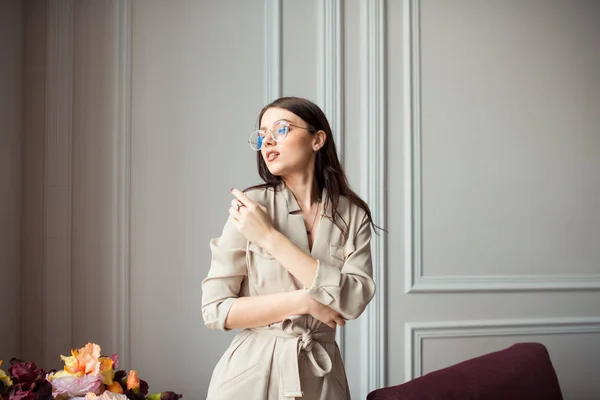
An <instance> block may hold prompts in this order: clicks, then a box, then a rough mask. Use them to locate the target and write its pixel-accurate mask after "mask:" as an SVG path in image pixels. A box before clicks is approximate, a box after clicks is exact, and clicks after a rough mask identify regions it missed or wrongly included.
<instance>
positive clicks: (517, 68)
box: [12, 0, 600, 399]
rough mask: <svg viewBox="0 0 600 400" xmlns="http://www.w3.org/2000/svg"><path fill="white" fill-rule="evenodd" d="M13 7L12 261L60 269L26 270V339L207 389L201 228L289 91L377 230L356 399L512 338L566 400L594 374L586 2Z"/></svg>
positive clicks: (160, 384) (348, 340) (210, 227)
mask: <svg viewBox="0 0 600 400" xmlns="http://www.w3.org/2000/svg"><path fill="white" fill-rule="evenodd" d="M278 4H280V5H281V10H280V11H281V15H282V19H281V21H282V24H281V25H280V28H281V33H280V34H278V33H277V31H276V30H275V31H273V29H276V28H277V26H278V24H276V23H274V22H275V20H274V18H273V17H271V18H267V17H266V15H267V14H268V13H270V12H273V11H276V10H277V9H278V7H277V5H278ZM337 6H340V7H339V8H337ZM408 6H410V7H412V9H417V8H418V6H420V13H414V15H413V18H408V16H409V14H407V12H408V10H409V7H408ZM26 7H28V11H27V12H26V13H27V16H26V23H25V25H26V27H28V28H27V29H26V30H25V32H26V33H25V35H26V41H25V42H26V43H25V56H26V68H25V71H26V72H25V73H26V74H27V75H26V76H27V79H26V87H25V93H26V98H28V100H27V102H26V104H27V106H26V108H25V114H26V118H25V132H26V134H25V140H24V161H25V162H24V169H23V174H24V181H23V182H24V193H25V194H24V203H23V204H24V207H25V210H24V211H25V212H24V222H23V225H22V226H23V227H24V231H25V232H24V237H25V238H26V240H25V241H24V263H23V268H24V269H23V270H24V271H27V273H33V274H38V275H39V274H42V275H43V274H44V273H45V274H47V275H49V276H51V277H53V280H51V281H48V282H46V286H42V287H40V286H35V285H36V283H35V282H32V281H29V280H24V281H23V282H22V287H23V291H24V293H29V292H30V291H31V292H32V293H33V295H34V296H36V295H37V296H39V297H38V298H32V299H30V300H28V302H27V303H26V304H27V305H26V307H25V308H26V310H25V312H24V313H23V315H24V319H23V327H24V330H23V333H24V335H23V349H24V353H25V355H31V357H29V358H33V359H38V357H39V359H43V360H46V361H47V362H48V363H52V362H56V357H57V354H60V353H61V352H62V353H63V354H64V353H66V352H67V351H68V348H69V347H70V346H73V347H75V346H82V345H83V344H85V342H87V341H89V340H93V341H97V342H99V343H100V344H101V345H102V346H103V348H104V350H105V352H106V353H110V352H113V351H118V352H120V353H121V356H122V360H123V363H124V365H125V366H126V367H127V368H129V367H133V368H136V369H138V370H139V372H140V376H141V377H142V379H146V380H147V381H148V382H149V383H150V384H151V389H153V390H166V389H171V390H175V391H178V392H181V393H183V394H184V395H185V398H188V399H197V398H198V399H199V398H203V395H204V393H205V391H206V388H207V385H208V381H209V379H210V374H211V372H212V369H213V367H214V365H215V363H216V362H217V360H218V358H219V357H220V356H221V354H222V352H223V351H224V349H225V348H226V347H227V345H228V343H229V341H230V339H231V337H232V334H231V333H228V334H224V333H221V332H213V331H208V330H207V329H205V328H204V326H203V323H202V318H201V315H200V298H201V292H200V282H201V280H202V278H203V277H204V276H205V275H206V272H207V271H208V268H209V259H210V253H209V248H208V240H209V239H210V238H211V237H214V236H216V235H218V234H219V233H220V231H221V229H222V226H223V223H224V221H225V219H226V217H227V208H228V203H229V200H230V194H229V192H228V189H229V188H230V187H232V186H235V187H245V186H248V185H251V184H253V183H255V182H257V176H256V172H255V166H254V165H255V161H254V160H255V157H254V154H253V153H252V152H251V151H250V149H249V146H248V145H247V143H246V139H247V136H248V132H250V131H251V130H252V129H253V128H254V125H255V123H256V118H257V114H258V112H259V110H260V108H261V107H262V106H263V105H264V104H265V101H267V100H271V99H272V98H273V97H275V96H277V95H280V94H281V95H300V96H307V97H310V98H312V99H314V100H315V101H317V102H318V103H320V104H323V105H324V107H325V108H326V112H327V114H328V116H329V117H330V119H333V120H335V121H336V122H335V124H336V126H337V127H340V132H339V133H341V139H343V140H342V142H343V146H341V149H340V150H341V151H342V153H343V158H344V164H345V166H346V168H347V172H348V175H349V178H350V183H351V184H352V186H353V187H354V188H355V189H357V190H358V191H359V192H360V193H362V194H363V196H364V197H365V198H366V199H368V200H369V202H370V203H371V207H372V208H373V211H374V214H375V215H376V217H377V219H378V221H377V222H379V223H381V225H383V226H384V227H385V228H386V229H388V231H389V234H388V235H387V236H384V237H383V239H381V238H379V237H378V238H376V239H375V241H374V254H375V255H376V260H377V263H376V271H377V272H378V273H379V272H385V275H384V278H381V277H379V275H378V281H379V291H378V295H377V296H378V297H377V298H376V300H375V302H374V303H373V304H372V306H370V307H369V309H368V311H367V312H366V313H365V314H364V315H363V316H362V317H361V318H360V319H359V320H358V321H351V322H350V323H349V324H348V326H347V328H346V329H344V332H345V335H344V337H343V339H344V340H343V348H344V350H345V355H346V367H347V370H348V376H349V381H350V386H351V390H352V393H353V397H354V398H364V396H365V395H366V393H367V392H368V391H369V390H370V389H373V388H375V387H377V386H380V385H382V384H388V385H391V384H397V383H401V382H403V381H404V380H406V379H409V378H411V377H414V376H418V375H420V374H421V373H426V372H428V371H431V370H433V369H436V368H442V367H444V366H446V365H450V364H452V363H454V362H458V361H461V360H463V359H465V358H468V357H471V356H475V355H479V354H482V353H484V352H488V351H493V350H496V349H498V348H502V347H506V346H508V345H509V344H511V343H514V342H517V341H524V340H536V341H540V342H542V343H544V344H545V345H546V346H547V347H548V349H549V350H550V354H551V357H552V360H553V362H554V364H555V366H556V370H557V372H558V374H559V379H560V381H561V385H562V387H563V391H564V394H565V397H566V398H567V399H569V398H578V399H586V398H590V399H591V398H593V396H594V394H595V393H598V391H600V388H598V382H597V380H595V379H594V377H593V373H594V371H595V369H594V368H595V367H594V366H595V362H596V360H597V359H598V356H599V355H600V354H598V351H599V350H598V349H600V346H598V340H599V339H598V337H599V335H598V332H599V331H600V319H599V317H600V316H599V315H598V307H597V304H598V289H599V288H600V277H599V275H598V274H599V271H598V265H599V263H600V254H599V253H598V250H597V246H594V244H595V241H594V239H595V238H597V237H598V234H599V232H598V227H599V226H600V221H598V216H599V215H600V210H598V202H597V201H596V199H597V198H598V195H600V186H599V185H600V182H599V181H598V179H597V175H598V174H597V173H596V171H598V169H599V167H600V165H598V160H600V154H599V153H600V150H599V149H600V143H598V138H599V137H600V135H599V133H598V126H600V121H599V120H598V118H599V117H598V115H600V113H598V110H599V109H600V87H599V86H600V78H599V76H598V72H597V70H598V69H597V65H598V64H599V62H600V53H599V51H598V48H597V46H596V45H595V44H596V41H595V38H597V37H600V32H598V25H597V24H596V23H595V21H597V20H598V18H599V17H600V8H599V7H598V3H597V2H593V1H588V2H586V1H583V0H581V1H577V2H567V1H559V0H555V1H553V2H550V3H549V2H547V1H534V0H530V1H528V2H525V3H523V2H517V1H514V2H506V1H502V2H501V1H498V2H486V3H481V2H477V3H475V2H467V1H464V2H463V1H460V2H452V3H448V2H443V1H438V2H420V1H412V0H411V1H408V0H407V1H404V2H400V1H388V2H385V1H374V2H365V1H359V0H348V1H344V2H338V1H335V0H330V1H323V2H320V1H306V2H295V1H281V2H278V1H274V0H269V1H262V0H253V1H243V2H242V1H233V0H229V1H221V2H213V1H192V0H187V1H178V2H164V1H159V0H152V1H150V0H134V1H127V0H113V1H105V2H82V1H70V0H69V1H62V2H57V1H56V0H50V1H48V2H44V1H34V0H31V1H28V2H27V3H26ZM332 10H334V11H333V12H331V11H332ZM336 10H337V11H338V12H339V17H340V20H338V22H337V24H336V23H335V21H336V16H337V12H336ZM46 15H53V16H58V18H48V19H47V20H46V18H45V17H46ZM36 18H37V21H38V22H39V24H37V25H35V26H37V28H34V25H33V24H31V22H32V21H36ZM45 21H47V23H48V25H44V23H45ZM324 21H326V23H324ZM69 24H70V25H69ZM65 25H66V26H72V27H73V30H72V31H69V30H64V29H63V30H61V29H58V28H59V27H60V26H65ZM40 26H41V27H42V28H40ZM405 28H406V29H405ZM338 29H339V31H338ZM411 29H412V30H411ZM69 32H71V33H69ZM265 32H271V33H270V35H271V36H270V37H269V38H268V39H280V41H281V48H278V47H277V46H275V45H274V44H277V40H275V41H272V40H266V39H267V38H265ZM410 32H412V33H413V34H414V33H416V32H419V33H420V37H416V38H415V41H414V42H412V45H413V46H420V47H413V51H412V52H411V51H407V48H406V45H407V40H408V39H409V37H408V36H407V33H410ZM50 33H58V34H59V36H53V35H50ZM334 33H340V34H341V36H338V38H339V41H336V40H335V35H334ZM380 35H381V36H380ZM56 37H58V39H55V38H56ZM47 38H53V40H47ZM329 38H334V39H329ZM43 43H47V44H46V45H45V44H43ZM336 43H337V44H338V45H339V46H341V48H340V52H339V57H340V58H339V59H338V58H336V55H337V54H338V53H335V51H332V50H331V49H332V48H333V49H334V50H335V46H336ZM379 46H381V47H379ZM419 48H420V53H419V52H418V51H416V50H418V49H419ZM45 52H46V53H45ZM334 53H335V55H334ZM44 54H46V58H44V57H43V55H44ZM419 54H420V58H419V57H417V56H418V55H419ZM278 57H281V62H280V63H278V62H277V60H278ZM336 62H337V64H335V63H336ZM332 63H333V64H332ZM40 65H44V69H42V70H40ZM273 65H274V66H275V67H276V68H275V69H271V68H270V66H273ZM32 66H34V67H32ZM57 66H62V67H63V68H57ZM278 66H279V67H278ZM71 67H72V69H71ZM52 68H54V69H52ZM409 68H415V69H414V70H413V72H419V73H420V80H416V79H415V80H411V76H410V75H406V74H405V73H406V72H409V71H410V70H409ZM44 71H45V72H48V71H57V75H53V74H49V75H47V76H48V80H47V81H46V80H45V79H44V77H45V76H46V75H44V74H43V72H44ZM381 72H384V74H383V75H381V74H380V73H381ZM414 76H419V75H414ZM278 77H280V79H279V78H278ZM325 78H327V79H325ZM338 78H340V84H339V85H338V86H336V85H332V86H330V85H331V83H332V82H333V81H335V80H336V79H338ZM57 82H60V84H59V85H57ZM325 86H326V88H325ZM325 89H326V90H325ZM409 89H410V90H409ZM411 90H412V91H411ZM40 93H45V96H46V97H45V98H46V99H47V100H46V101H45V102H42V101H41V100H40V99H41V98H44V96H43V95H41V96H40ZM36 94H37V95H36ZM340 94H343V96H341V98H338V96H339V95H340ZM69 96H72V101H71V98H70V97H69ZM52 99H56V101H54V100H52ZM418 106H420V108H419V107H418ZM337 111H341V113H340V114H336V112H337ZM336 115H341V117H340V118H339V120H338V119H336V117H335V116H336ZM30 116H31V117H30ZM34 116H37V117H38V118H34ZM411 120H412V121H413V122H415V123H413V124H412V125H408V122H410V121H411ZM40 121H43V122H40ZM56 121H59V122H60V123H59V124H58V125H57V124H56V123H55V122H56ZM416 122H420V125H419V124H417V123H416ZM60 127H62V128H60ZM65 132H67V133H68V134H65ZM48 138H54V139H58V138H60V140H50V141H48ZM410 139H415V140H417V142H415V143H418V144H421V146H422V147H421V148H412V149H411V148H409V147H408V146H407V144H408V143H410V141H409V140H410ZM47 142H49V143H58V145H57V146H55V147H52V146H45V143H47ZM71 150H72V151H71ZM61 156H62V157H61ZM57 159H60V160H63V159H66V160H69V162H67V163H65V164H54V163H52V162H50V161H51V160H57ZM411 159H412V160H413V163H412V164H411V163H410V161H411ZM39 160H43V161H42V162H40V161H39ZM381 167H385V170H382V169H380V168H381ZM48 170H50V171H54V172H53V173H54V174H58V176H59V177H60V179H59V181H58V182H59V183H60V185H58V186H57V187H58V188H59V189H58V193H60V195H58V196H56V197H52V198H49V197H48V196H45V195H44V193H46V192H47V191H48V188H49V182H48V178H44V177H45V176H46V177H47V176H48ZM44 171H46V175H44ZM50 176H54V175H50ZM44 179H46V180H45V181H44ZM419 183H421V184H422V186H420V185H419ZM60 196H65V197H64V198H65V200H64V201H62V202H61V201H60ZM409 199H412V201H409ZM12 201H13V203H12V204H17V203H15V202H18V200H15V198H13V200H12ZM416 206H422V208H419V207H416ZM40 218H41V219H43V220H44V221H46V220H50V221H55V222H56V221H58V222H59V223H58V224H56V223H50V224H48V225H47V226H46V225H44V224H43V223H39V220H40ZM61 227H63V228H64V227H67V228H65V229H62V228H61ZM61 229H62V230H61ZM48 238H59V241H60V243H61V245H60V246H59V247H56V248H54V247H48V243H49V242H48ZM421 238H422V242H420V241H419V239H421ZM45 248H46V249H48V248H50V249H55V250H56V249H58V250H59V252H58V253H56V252H55V253H48V252H44V249H45ZM52 254H54V255H57V254H58V255H61V254H62V255H63V257H62V258H61V257H55V258H51V256H52ZM57 260H59V261H58V262H57ZM42 275H40V276H42ZM15 282H16V281H15ZM542 289H543V290H542ZM53 290H57V291H58V294H57V293H55V292H53ZM40 293H41V295H40ZM44 296H45V297H44ZM40 297H41V303H42V304H45V306H44V307H43V308H42V309H41V310H40V309H39V304H40ZM34 299H35V300H34ZM383 305H385V306H386V308H387V312H386V315H385V318H379V315H380V314H379V311H380V309H379V308H378V307H381V306H383ZM57 310H60V313H59V312H58V311H57ZM54 317H57V318H59V319H54ZM40 326H41V327H42V328H41V329H37V330H35V329H36V328H39V327H40ZM407 331H408V332H412V333H413V335H414V337H413V336H411V335H407V334H406V332H407ZM550 332H553V333H554V334H552V335H550V334H549V333H550ZM432 336H441V338H440V339H435V340H434V339H432ZM475 336H477V337H475ZM384 338H387V343H385V344H386V347H385V348H384V350H383V351H382V350H381V347H379V344H380V342H379V341H381V340H382V339H384ZM414 338H419V340H413V339H414ZM421 338H422V340H421ZM40 343H42V344H40ZM365 345H366V346H368V347H366V349H367V351H365V350H364V349H365V347H364V346H365ZM34 356H35V357H34ZM51 366H52V365H49V367H51Z"/></svg>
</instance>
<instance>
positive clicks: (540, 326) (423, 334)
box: [404, 317, 600, 381]
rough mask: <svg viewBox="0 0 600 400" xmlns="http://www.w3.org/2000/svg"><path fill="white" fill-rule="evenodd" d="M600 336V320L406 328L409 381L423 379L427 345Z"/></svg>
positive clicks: (430, 324) (415, 324) (414, 325)
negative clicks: (426, 342) (523, 337)
mask: <svg viewBox="0 0 600 400" xmlns="http://www.w3.org/2000/svg"><path fill="white" fill-rule="evenodd" d="M573 333H600V318H597V317H593V318H584V317H582V318H545V319H511V320H484V321H450V322H411V323H406V324H405V335H404V337H405V354H406V366H405V381H409V380H411V379H414V378H417V377H419V376H421V375H423V341H424V340H425V339H432V338H435V339H439V338H445V339H448V338H474V337H495V336H521V335H556V334H573Z"/></svg>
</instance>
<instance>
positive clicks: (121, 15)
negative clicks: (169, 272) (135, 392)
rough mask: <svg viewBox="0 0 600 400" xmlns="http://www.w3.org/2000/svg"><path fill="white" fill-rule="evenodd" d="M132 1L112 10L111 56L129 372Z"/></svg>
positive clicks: (120, 339) (122, 359)
mask: <svg viewBox="0 0 600 400" xmlns="http://www.w3.org/2000/svg"><path fill="white" fill-rule="evenodd" d="M132 7H133V5H132V0H119V1H118V2H117V3H116V4H115V7H114V20H115V29H116V35H115V37H116V40H117V43H116V46H115V57H114V68H115V77H116V79H115V87H114V88H113V93H114V95H115V100H114V103H113V104H114V105H115V108H114V112H113V115H114V116H115V120H114V121H113V124H114V125H113V129H114V132H115V133H116V140H115V149H114V154H116V155H117V169H116V174H117V176H116V177H115V178H114V180H113V181H114V182H115V183H116V185H117V190H116V193H117V213H118V214H117V224H116V229H117V232H116V234H115V235H114V236H113V237H114V239H115V243H114V248H115V249H117V252H116V258H117V259H116V260H115V264H114V265H115V266H116V273H115V275H114V276H115V278H116V282H115V288H117V299H116V301H115V308H116V309H115V312H114V313H113V315H114V317H115V318H116V321H115V322H114V326H115V327H116V329H115V337H114V339H113V342H114V343H115V344H116V346H117V354H119V363H120V365H121V366H122V368H125V369H128V368H130V365H131V291H130V287H131V262H130V261H131V256H130V254H131V253H130V252H131V248H130V232H131V224H130V215H131V118H132V115H131V113H132V111H131V96H132V87H131V84H132V82H131V40H132V35H133V23H132Z"/></svg>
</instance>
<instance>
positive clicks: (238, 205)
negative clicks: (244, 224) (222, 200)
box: [231, 199, 246, 212]
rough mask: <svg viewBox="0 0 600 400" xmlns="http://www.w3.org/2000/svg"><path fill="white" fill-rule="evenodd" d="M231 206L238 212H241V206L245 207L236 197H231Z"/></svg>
mask: <svg viewBox="0 0 600 400" xmlns="http://www.w3.org/2000/svg"><path fill="white" fill-rule="evenodd" d="M231 207H233V208H235V209H236V210H237V211H238V212H241V210H242V208H245V207H246V206H245V205H244V204H243V203H242V202H241V201H239V200H238V199H233V200H231Z"/></svg>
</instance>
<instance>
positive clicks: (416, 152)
mask: <svg viewBox="0 0 600 400" xmlns="http://www.w3.org/2000/svg"><path fill="white" fill-rule="evenodd" d="M407 4H408V5H411V6H412V7H413V9H417V7H418V6H420V13H417V12H415V13H413V15H412V18H407V17H408V15H407V14H406V12H407V8H405V7H404V6H406V5H407ZM388 5H389V8H388V22H389V28H388V29H389V36H388V38H389V43H388V55H389V64H388V71H389V85H388V91H389V92H388V93H389V102H388V104H387V107H388V110H389V115H388V121H389V126H388V128H389V129H388V138H389V146H388V149H389V150H388V153H387V154H388V157H389V164H388V166H389V169H388V172H389V175H388V183H389V184H388V205H389V208H388V212H389V214H388V216H389V219H388V227H389V228H390V231H391V234H390V239H389V240H390V245H389V248H388V287H390V288H396V290H390V291H389V297H388V303H387V305H388V310H389V312H388V315H389V319H388V321H389V322H388V324H387V326H388V329H387V333H388V337H389V338H390V341H389V351H388V353H387V354H388V356H389V364H388V367H389V369H388V377H389V383H390V384H397V383H401V382H403V381H404V380H405V379H409V378H411V377H414V376H419V375H420V374H422V373H427V372H429V371H431V370H434V369H437V368H442V367H444V366H447V365H450V364H453V363H455V362H458V361H461V360H463V359H466V358H469V357H472V356H476V355H479V354H482V353H485V352H488V351H493V350H497V349H501V348H503V347H507V346H508V345H510V344H511V343H515V342H518V341H539V342H542V343H543V344H545V345H546V346H547V348H548V350H549V352H550V356H551V358H552V361H553V363H554V365H555V368H556V371H557V373H558V376H559V380H560V384H561V386H562V389H563V394H564V396H565V398H566V399H594V398H597V397H598V395H597V393H599V392H600V386H599V383H598V380H597V378H596V376H597V371H598V364H597V361H596V360H597V359H598V356H600V346H599V343H600V342H599V341H600V338H599V337H600V335H599V333H600V318H599V317H600V314H599V307H598V304H600V301H599V300H600V297H599V295H598V289H599V288H600V268H599V265H600V252H599V251H598V245H597V243H598V237H600V231H599V229H600V208H599V204H600V203H599V202H598V198H599V196H600V180H599V179H598V176H599V175H598V171H599V170H600V131H599V127H600V113H599V112H598V111H599V110H600V73H599V71H600V70H599V69H598V65H600V48H599V47H598V45H597V42H598V38H599V37H600V27H599V25H598V24H597V21H598V18H600V4H599V3H598V2H594V1H575V2H564V1H551V2H548V1H533V0H530V1H526V2H522V1H495V2H472V1H453V2H444V1H434V2H425V1H423V2H420V1H410V2H405V3H404V4H402V3H400V2H389V3H388ZM407 24H408V26H407ZM407 32H411V33H412V34H416V33H420V36H413V37H414V39H415V40H414V41H413V42H412V46H413V47H412V51H409V52H406V53H404V52H403V51H404V50H405V49H406V47H405V46H406V41H407V40H408V39H409V37H407V36H406V33H407ZM419 55H420V57H419ZM409 68H412V71H413V72H418V73H420V80H419V79H416V78H415V79H413V80H411V79H409V78H410V77H407V76H406V75H405V73H406V72H407V71H410V69H409ZM416 76H419V75H416ZM410 85H412V86H410ZM410 88H412V92H411V91H410V90H408V89H410ZM411 120H412V122H413V124H412V125H411V126H407V123H408V122H410V121H411ZM409 139H412V140H413V141H414V142H416V143H417V144H419V145H420V147H412V148H411V147H409V146H407V144H408V143H410V142H409ZM411 158H412V161H413V162H412V163H410V161H411ZM407 292H408V293H407Z"/></svg>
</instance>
